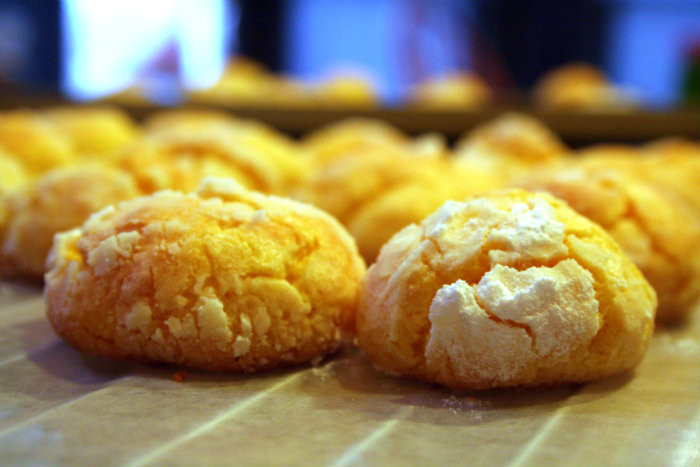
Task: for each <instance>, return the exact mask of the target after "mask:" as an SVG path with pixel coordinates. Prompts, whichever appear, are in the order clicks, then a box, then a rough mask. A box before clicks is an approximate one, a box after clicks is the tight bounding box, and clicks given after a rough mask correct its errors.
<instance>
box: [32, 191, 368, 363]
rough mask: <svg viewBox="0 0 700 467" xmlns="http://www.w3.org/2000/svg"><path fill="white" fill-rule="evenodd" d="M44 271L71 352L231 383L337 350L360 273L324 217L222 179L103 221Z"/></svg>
mask: <svg viewBox="0 0 700 467" xmlns="http://www.w3.org/2000/svg"><path fill="white" fill-rule="evenodd" d="M49 268H50V269H49V272H48V273H47V275H46V289H45V295H46V299H47V304H48V316H49V318H50V320H51V322H52V324H53V326H54V328H55V329H56V331H57V332H58V333H59V335H61V336H62V337H63V338H64V339H66V340H67V341H68V342H69V343H70V344H71V345H73V346H75V347H77V348H79V349H81V350H83V351H87V352H90V353H95V354H101V355H107V356H113V357H118V358H127V359H138V360H152V361H164V362H172V363H178V364H183V365H188V366H192V367H197V368H205V369H213V370H228V371H255V370H260V369H265V368H273V367H276V366H278V365H289V364H296V363H301V362H304V361H308V360H310V359H313V358H316V357H319V356H322V355H324V354H326V353H328V352H330V351H333V350H335V349H336V348H338V346H339V345H340V344H341V341H342V335H343V334H344V333H345V331H350V330H351V329H352V327H353V321H354V315H355V309H356V306H357V302H358V293H359V281H360V279H361V277H362V275H363V274H364V270H365V266H364V263H363V262H362V259H361V258H360V257H359V255H358V253H357V248H356V246H355V243H354V241H353V240H352V238H351V237H350V236H349V235H348V233H347V232H346V231H345V230H344V229H343V228H342V227H341V226H340V225H339V224H338V223H337V221H335V220H334V219H333V218H331V217H330V216H329V215H327V214H325V213H323V212H321V211H320V210H318V209H316V208H313V207H312V206H308V205H304V204H301V203H297V202H294V201H291V200H287V199H283V198H277V197H274V196H265V195H262V194H260V193H254V192H250V191H247V190H246V189H244V188H242V187H241V186H240V185H237V184H236V183H235V182H233V181H231V180H227V179H206V180H204V181H203V182H202V185H201V186H200V189H199V191H198V192H197V193H194V194H182V193H178V192H167V191H166V192H160V193H156V194H154V195H152V196H149V197H143V198H139V199H136V200H133V201H129V202H125V203H122V204H120V205H118V206H117V207H112V208H108V209H105V210H103V211H101V212H99V213H97V214H95V215H93V216H92V217H91V218H90V219H89V220H88V221H87V222H86V223H85V224H84V225H83V226H82V227H81V228H79V229H75V230H72V231H70V232H66V233H64V234H61V235H59V236H57V238H56V241H55V244H54V248H53V251H52V254H51V257H50V259H49Z"/></svg>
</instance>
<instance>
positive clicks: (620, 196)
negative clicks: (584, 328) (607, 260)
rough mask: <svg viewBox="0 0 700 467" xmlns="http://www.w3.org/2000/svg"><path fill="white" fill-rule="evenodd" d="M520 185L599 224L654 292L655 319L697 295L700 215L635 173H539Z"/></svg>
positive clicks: (681, 311) (680, 312) (671, 315)
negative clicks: (549, 196)
mask: <svg viewBox="0 0 700 467" xmlns="http://www.w3.org/2000/svg"><path fill="white" fill-rule="evenodd" d="M518 186H520V187H522V188H525V189H528V190H533V191H535V190H542V191H547V192H549V193H551V194H552V195H554V196H556V197H558V198H560V199H563V200H564V201H566V202H567V203H568V204H569V206H571V207H572V208H574V210H576V211H577V212H579V213H580V214H582V215H584V216H586V217H587V218H589V219H591V220H592V221H594V222H597V223H598V224H600V225H601V226H602V227H603V228H604V229H605V230H607V231H608V232H609V233H610V235H611V236H612V237H613V238H614V239H615V240H616V241H617V242H618V244H619V245H620V246H621V247H622V250H623V251H624V252H625V253H626V254H627V256H629V258H630V259H631V260H632V261H633V262H634V264H636V265H637V267H639V269H640V270H641V271H642V273H643V274H644V276H645V277H646V278H647V280H648V281H649V283H650V284H651V285H652V287H654V289H655V290H656V294H657V295H658V299H659V307H658V310H657V313H656V317H657V319H658V320H659V321H662V322H673V321H677V320H679V319H681V318H683V317H684V316H685V315H687V314H688V312H690V311H691V309H692V307H693V305H695V304H696V303H697V301H698V298H699V297H700V259H699V258H700V214H699V213H697V212H695V211H694V210H693V208H692V207H691V206H690V205H688V204H687V203H686V202H685V201H684V200H683V199H680V198H678V197H673V196H671V195H670V194H669V193H668V192H664V191H662V190H660V189H658V188H656V187H655V186H654V185H653V184H649V183H645V182H644V180H643V179H642V178H640V177H638V176H635V175H634V174H633V173H630V172H626V171H623V170H615V169H612V168H604V167H603V166H602V165H601V166H598V167H592V166H588V167H575V166H574V167H568V168H560V169H552V170H541V171H538V172H537V173H533V174H532V175H531V176H530V178H529V179H526V180H522V181H520V182H519V183H518Z"/></svg>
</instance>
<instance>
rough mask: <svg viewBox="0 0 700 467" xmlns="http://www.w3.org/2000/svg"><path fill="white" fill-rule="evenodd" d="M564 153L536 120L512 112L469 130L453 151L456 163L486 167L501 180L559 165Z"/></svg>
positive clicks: (561, 147)
mask: <svg viewBox="0 0 700 467" xmlns="http://www.w3.org/2000/svg"><path fill="white" fill-rule="evenodd" d="M567 153H568V149H567V147H566V146H565V145H564V143H563V142H562V141H561V140H560V139H559V137H558V136H557V135H555V134H554V133H553V132H552V131H551V130H550V129H549V128H547V127H546V126H545V125H544V124H543V123H541V122H540V121H539V120H537V119H535V118H533V117H530V116H528V115H523V114H518V113H512V112H511V113H507V114H504V115H502V116H500V117H499V118H497V119H496V120H493V121H491V122H488V123H486V124H484V125H482V126H480V127H478V128H476V129H474V130H472V131H471V132H469V133H468V134H466V135H465V136H463V137H462V138H461V139H460V140H459V141H458V142H457V145H456V147H455V154H456V156H457V161H458V162H459V161H468V162H469V163H470V164H473V165H478V166H482V167H490V169H491V170H492V171H495V172H498V173H501V174H503V178H504V179H507V178H512V177H517V176H521V175H523V174H525V173H527V172H529V171H530V170H532V169H533V168H534V167H536V166H538V165H539V164H544V163H553V162H557V161H560V160H561V159H562V158H563V157H564V156H565V155H566V154H567Z"/></svg>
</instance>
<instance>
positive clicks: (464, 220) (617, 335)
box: [357, 190, 656, 390]
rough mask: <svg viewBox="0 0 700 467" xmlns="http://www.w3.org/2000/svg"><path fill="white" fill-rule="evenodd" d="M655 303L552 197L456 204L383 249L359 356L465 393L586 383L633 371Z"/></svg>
mask: <svg viewBox="0 0 700 467" xmlns="http://www.w3.org/2000/svg"><path fill="white" fill-rule="evenodd" d="M655 308H656V295H655V293H654V290H653V289H652V288H651V286H650V285H649V284H648V282H647V281H646V280H645V279H644V276H642V274H641V273H640V272H639V270H638V269H637V268H636V266H634V264H633V263H632V262H631V261H630V260H629V259H628V258H627V257H626V256H625V255H624V254H623V252H622V251H621V250H620V247H619V246H618V245H617V244H616V243H615V242H614V241H613V240H612V238H610V236H609V235H608V234H607V233H606V232H605V231H604V230H603V229H602V228H600V227H599V226H598V225H596V224H594V223H593V222H591V221H589V220H587V219H586V218H584V217H583V216H581V215H579V214H577V213H576V212H575V211H573V210H572V209H571V208H569V207H568V206H566V204H564V202H562V201H559V200H556V199H554V198H553V197H551V196H549V195H546V194H532V193H528V192H525V191H520V190H513V191H505V192H498V193H494V194H491V195H487V196H484V197H478V198H472V199H470V200H467V201H465V202H455V201H448V202H446V203H445V204H443V205H442V206H441V207H440V208H439V209H438V210H437V211H436V212H435V213H433V214H432V215H431V216H430V217H428V218H427V219H425V220H424V221H423V222H422V223H421V224H420V225H415V224H414V225H410V226H408V227H406V228H405V229H403V230H401V231H400V232H399V233H397V234H396V235H395V236H394V237H393V238H392V239H391V240H390V241H389V242H388V243H387V244H386V245H384V247H383V248H382V250H381V252H380V254H379V258H378V259H377V262H376V263H375V264H374V265H373V266H372V267H370V269H369V270H368V272H367V274H366V276H365V279H364V280H363V284H362V298H361V304H360V308H359V310H358V316H357V335H358V342H359V345H360V347H361V348H362V349H363V350H364V352H365V353H366V354H367V356H368V357H369V358H370V359H371V360H372V361H373V362H374V363H375V364H376V365H377V366H378V367H379V368H381V369H383V370H385V371H388V372H390V373H393V374H398V375H404V376H412V377H416V378H420V379H422V380H425V381H430V382H437V383H440V384H444V385H447V386H449V387H451V388H454V389H464V390H472V389H486V388H497V387H509V386H539V385H552V384H559V383H568V382H584V381H590V380H594V379H597V378H602V377H605V376H609V375H613V374H616V373H620V372H622V371H625V370H628V369H630V368H633V367H634V366H635V365H637V363H639V361H640V360H641V358H642V356H643V355H644V353H645V351H646V349H647V347H648V345H649V340H650V338H651V335H652V333H653V328H654V313H655Z"/></svg>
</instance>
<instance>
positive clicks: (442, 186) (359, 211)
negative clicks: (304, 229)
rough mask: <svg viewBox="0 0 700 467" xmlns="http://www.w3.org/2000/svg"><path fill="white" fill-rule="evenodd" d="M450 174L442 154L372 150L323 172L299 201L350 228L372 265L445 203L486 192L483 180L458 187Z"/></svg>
mask: <svg viewBox="0 0 700 467" xmlns="http://www.w3.org/2000/svg"><path fill="white" fill-rule="evenodd" d="M450 169H451V166H450V165H449V163H448V161H447V160H446V159H445V158H443V157H442V155H441V154H440V153H437V154H435V153H432V152H430V151H426V150H425V148H424V149H416V152H415V153H414V154H413V155H410V156H409V155H404V154H393V153H384V152H374V151H371V150H368V151H365V152H362V153H358V154H356V155H355V156H353V157H346V158H341V159H338V160H336V161H335V162H334V163H329V164H328V165H326V166H325V167H324V168H322V169H320V170H317V171H316V172H315V173H313V174H312V176H311V179H310V181H309V183H308V184H307V185H306V186H304V187H303V188H302V189H301V190H300V191H299V192H297V193H296V196H297V197H298V198H299V199H301V200H303V201H306V202H309V203H312V204H314V205H316V206H318V207H320V208H321V209H323V210H325V211H326V212H329V213H330V214H332V215H333V216H335V217H336V218H337V219H338V220H340V221H341V222H342V223H343V224H344V225H345V226H347V228H348V230H349V231H350V233H351V234H352V235H353V237H355V240H357V244H358V247H359V248H360V252H361V253H362V256H363V257H364V258H365V260H366V261H367V262H368V263H372V262H373V261H374V259H375V258H376V257H377V254H378V253H379V249H380V248H381V246H382V245H383V244H384V243H385V242H386V241H387V240H389V238H391V236H392V235H394V234H395V233H396V232H398V231H399V230H401V229H402V228H403V227H405V226H406V225H408V224H411V223H413V222H420V221H421V220H422V219H423V218H425V217H426V216H428V215H429V214H430V213H432V212H433V211H434V210H435V209H437V208H438V207H439V206H440V205H441V204H442V203H443V202H445V200H448V199H451V198H455V199H461V198H463V197H465V196H467V194H468V193H469V189H471V190H475V191H479V190H481V189H483V185H481V184H480V183H481V181H477V182H476V184H474V185H471V186H470V185H468V184H462V183H459V184H458V183H454V182H453V179H452V178H451V175H452V174H451V170H450ZM475 191H472V193H474V192H475Z"/></svg>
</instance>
